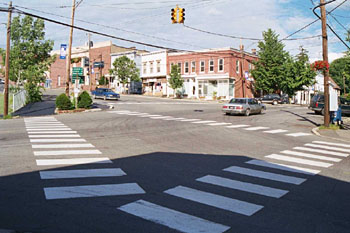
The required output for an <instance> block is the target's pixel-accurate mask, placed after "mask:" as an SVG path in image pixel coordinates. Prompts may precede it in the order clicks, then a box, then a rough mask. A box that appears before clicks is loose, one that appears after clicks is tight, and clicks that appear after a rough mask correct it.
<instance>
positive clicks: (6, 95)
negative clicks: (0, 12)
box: [4, 1, 12, 117]
mask: <svg viewBox="0 0 350 233" xmlns="http://www.w3.org/2000/svg"><path fill="white" fill-rule="evenodd" d="M11 16H12V1H10V3H9V14H8V19H7V39H6V58H5V93H4V117H6V116H7V115H8V113H9V68H10V64H9V61H10V38H11Z"/></svg>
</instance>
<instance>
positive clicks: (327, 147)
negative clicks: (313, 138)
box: [304, 143, 350, 152]
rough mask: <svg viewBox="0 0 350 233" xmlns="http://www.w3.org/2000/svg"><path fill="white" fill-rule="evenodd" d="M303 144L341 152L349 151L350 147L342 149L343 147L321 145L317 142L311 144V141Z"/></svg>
mask: <svg viewBox="0 0 350 233" xmlns="http://www.w3.org/2000/svg"><path fill="white" fill-rule="evenodd" d="M304 146H309V147H315V148H322V149H326V150H335V151H341V152H350V149H344V148H338V147H332V146H323V145H317V144H311V143H306V144H305V145H304Z"/></svg>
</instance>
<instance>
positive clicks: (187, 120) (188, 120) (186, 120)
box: [180, 119, 201, 122]
mask: <svg viewBox="0 0 350 233" xmlns="http://www.w3.org/2000/svg"><path fill="white" fill-rule="evenodd" d="M180 121H184V122H190V121H201V119H185V120H180Z"/></svg>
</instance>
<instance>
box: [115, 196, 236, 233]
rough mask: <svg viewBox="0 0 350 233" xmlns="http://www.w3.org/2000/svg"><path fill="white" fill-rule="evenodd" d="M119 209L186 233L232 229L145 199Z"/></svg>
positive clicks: (212, 232) (209, 232)
mask: <svg viewBox="0 0 350 233" xmlns="http://www.w3.org/2000/svg"><path fill="white" fill-rule="evenodd" d="M118 209H119V210H121V211H124V212H126V213H129V214H132V215H134V216H137V217H140V218H143V219H146V220H149V221H152V222H154V223H157V224H161V225H163V226H166V227H169V228H171V229H175V230H177V231H180V232H185V233H222V232H225V231H227V230H228V229H230V227H228V226H224V225H221V224H218V223H214V222H210V221H208V220H205V219H202V218H198V217H195V216H192V215H189V214H185V213H182V212H179V211H176V210H172V209H169V208H166V207H163V206H159V205H156V204H153V203H150V202H147V201H144V200H138V201H135V202H132V203H129V204H126V205H123V206H121V207H119V208H118Z"/></svg>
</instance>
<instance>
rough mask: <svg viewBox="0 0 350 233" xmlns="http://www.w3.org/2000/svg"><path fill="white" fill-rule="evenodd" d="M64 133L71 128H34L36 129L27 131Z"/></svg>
mask: <svg viewBox="0 0 350 233" xmlns="http://www.w3.org/2000/svg"><path fill="white" fill-rule="evenodd" d="M56 130H57V131H66V130H71V128H68V127H65V128H45V129H43V128H41V129H39V128H36V129H27V131H28V132H31V131H56Z"/></svg>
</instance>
